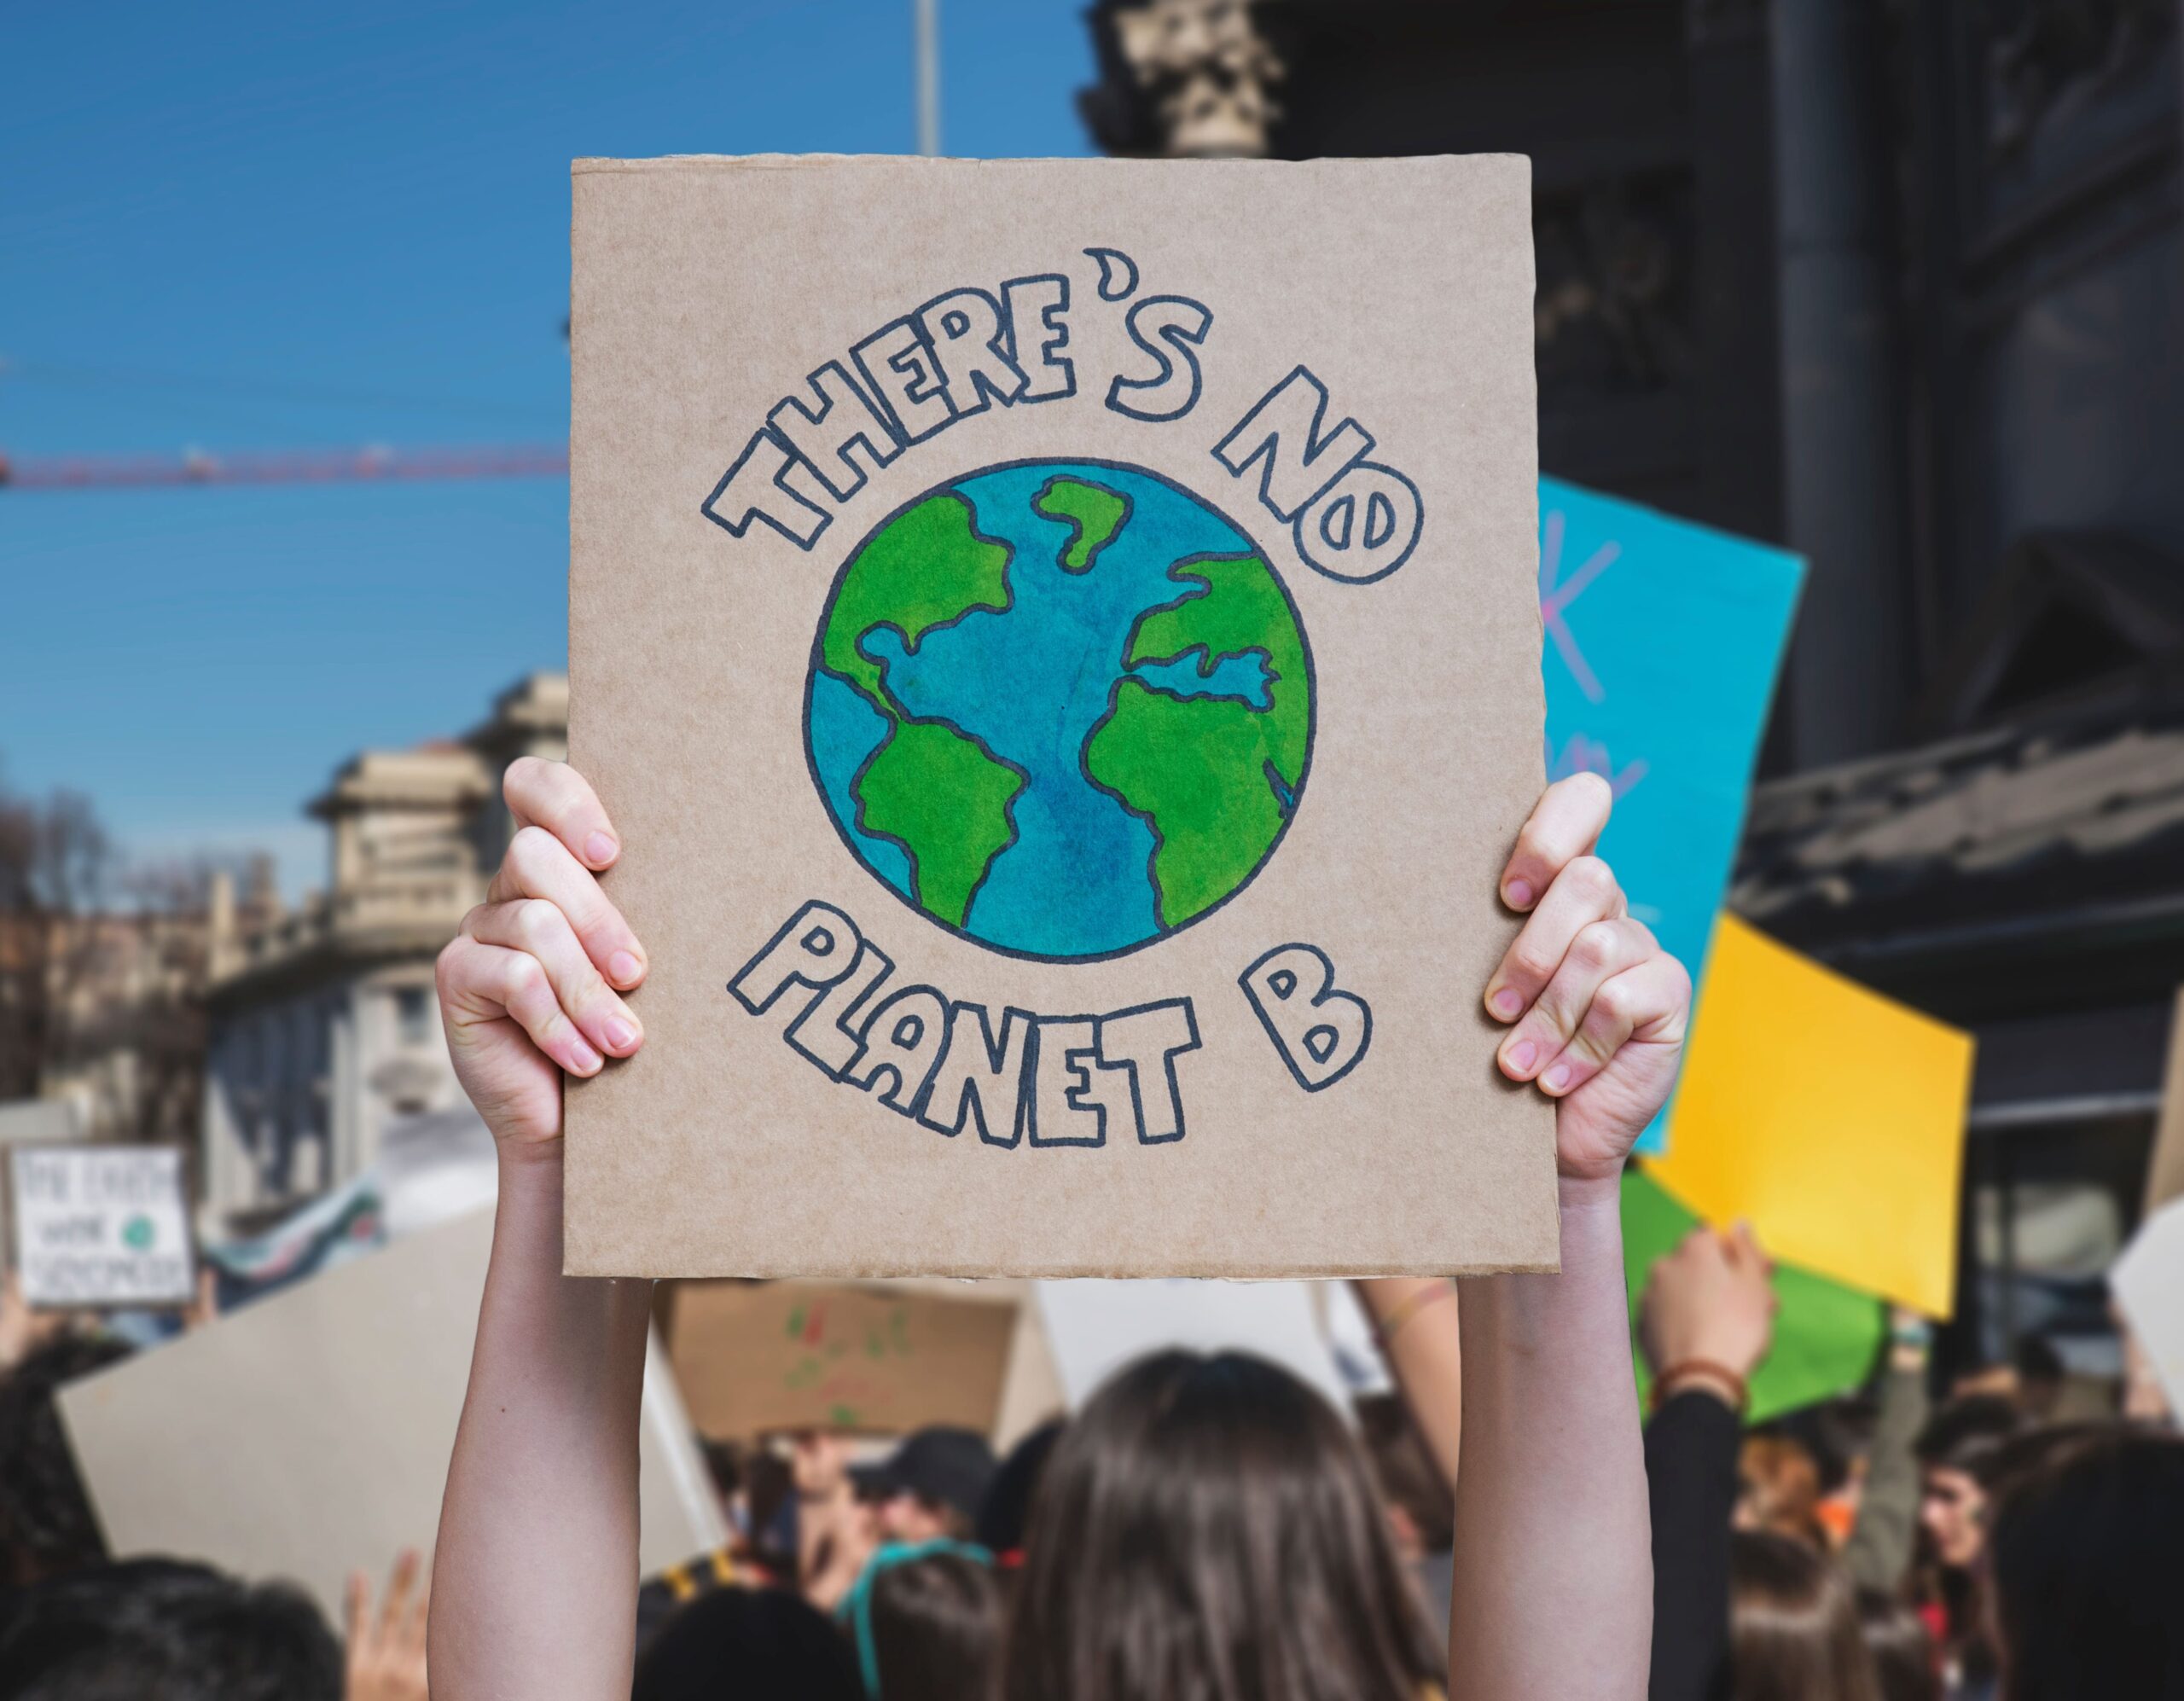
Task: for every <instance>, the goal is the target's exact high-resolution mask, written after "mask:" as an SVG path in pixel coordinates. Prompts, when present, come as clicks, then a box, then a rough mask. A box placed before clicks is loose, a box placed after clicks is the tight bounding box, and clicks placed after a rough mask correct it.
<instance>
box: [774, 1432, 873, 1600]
mask: <svg viewBox="0 0 2184 1701" xmlns="http://www.w3.org/2000/svg"><path fill="white" fill-rule="evenodd" d="M789 1456H790V1474H791V1480H792V1481H793V1483H794V1484H795V1489H796V1577H797V1585H798V1587H799V1588H801V1589H802V1590H803V1591H804V1599H807V1600H809V1601H810V1603H811V1604H812V1605H814V1606H816V1607H817V1608H819V1610H820V1611H822V1612H831V1611H834V1608H835V1607H836V1606H837V1605H839V1604H840V1602H841V1599H842V1597H843V1596H844V1595H845V1594H848V1593H849V1592H850V1588H851V1585H852V1584H854V1583H855V1582H857V1574H858V1573H859V1572H861V1571H863V1569H864V1562H865V1561H866V1560H867V1559H870V1558H871V1557H872V1553H873V1549H874V1548H875V1547H878V1546H879V1545H880V1532H879V1528H878V1519H877V1516H876V1513H875V1510H874V1507H871V1506H869V1505H868V1504H867V1503H866V1502H865V1501H863V1500H862V1499H860V1498H859V1496H858V1495H857V1489H856V1487H855V1486H854V1485H853V1484H852V1483H851V1481H850V1468H849V1466H850V1454H849V1443H848V1442H847V1441H845V1439H844V1438H843V1437H840V1436H838V1435H830V1434H828V1433H826V1432H824V1431H805V1432H804V1433H803V1434H801V1435H799V1436H798V1437H796V1438H795V1440H794V1442H793V1443H792V1449H791V1453H790V1455H789Z"/></svg>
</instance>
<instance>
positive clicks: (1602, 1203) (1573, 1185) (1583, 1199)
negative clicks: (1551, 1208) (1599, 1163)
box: [1554, 1164, 1623, 1218]
mask: <svg viewBox="0 0 2184 1701" xmlns="http://www.w3.org/2000/svg"><path fill="white" fill-rule="evenodd" d="M1554 1195H1555V1205H1556V1206H1557V1208H1558V1209H1559V1210H1560V1211H1561V1213H1562V1215H1563V1216H1565V1217H1566V1216H1592V1215H1597V1214H1599V1213H1600V1212H1602V1211H1606V1212H1610V1213H1612V1214H1613V1215H1615V1216H1617V1217H1618V1218H1620V1217H1621V1216H1622V1213H1623V1166H1622V1165H1621V1164H1617V1165H1616V1166H1615V1168H1614V1169H1612V1170H1609V1171H1607V1172H1606V1174H1605V1175H1588V1176H1571V1175H1559V1176H1556V1177H1555V1178H1554Z"/></svg>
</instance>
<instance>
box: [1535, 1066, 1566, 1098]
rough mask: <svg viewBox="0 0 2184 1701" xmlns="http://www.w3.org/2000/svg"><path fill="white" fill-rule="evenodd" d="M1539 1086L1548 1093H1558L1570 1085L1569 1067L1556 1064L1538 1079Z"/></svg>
mask: <svg viewBox="0 0 2184 1701" xmlns="http://www.w3.org/2000/svg"><path fill="white" fill-rule="evenodd" d="M1539 1084H1540V1085H1541V1086H1542V1087H1544V1088H1546V1089H1547V1090H1548V1092H1550V1093H1560V1091H1561V1090H1562V1089H1564V1088H1565V1087H1567V1086H1568V1085H1569V1084H1570V1065H1568V1064H1566V1063H1558V1064H1556V1065H1554V1068H1552V1069H1550V1070H1548V1071H1547V1073H1546V1074H1545V1075H1543V1076H1542V1077H1540V1083H1539Z"/></svg>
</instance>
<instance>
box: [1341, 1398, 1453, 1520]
mask: <svg viewBox="0 0 2184 1701" xmlns="http://www.w3.org/2000/svg"><path fill="white" fill-rule="evenodd" d="M1355 1404H1356V1413H1357V1433H1358V1438H1359V1439H1360V1440H1362V1442H1363V1443H1365V1458H1366V1462H1367V1463H1368V1464H1369V1465H1370V1466H1372V1467H1373V1479H1374V1482H1376V1483H1379V1484H1380V1495H1381V1499H1382V1500H1383V1501H1385V1504H1386V1507H1387V1510H1388V1518H1389V1520H1390V1523H1391V1527H1392V1528H1393V1530H1394V1531H1395V1535H1396V1547H1397V1551H1398V1552H1400V1553H1402V1554H1403V1557H1404V1558H1405V1559H1418V1558H1421V1557H1423V1556H1424V1555H1426V1554H1428V1553H1447V1552H1448V1551H1449V1544H1450V1543H1451V1542H1452V1541H1454V1540H1455V1516H1456V1508H1455V1491H1454V1490H1453V1489H1450V1488H1449V1485H1448V1483H1447V1482H1446V1481H1445V1480H1443V1477H1442V1475H1441V1471H1440V1467H1439V1466H1437V1465H1436V1464H1435V1463H1434V1462H1433V1455H1432V1454H1431V1453H1429V1452H1427V1451H1426V1439H1425V1437H1423V1436H1421V1435H1420V1434H1419V1432H1418V1425H1416V1424H1415V1423H1414V1422H1413V1421H1412V1420H1411V1416H1410V1408H1409V1406H1407V1405H1405V1404H1404V1403H1403V1401H1402V1400H1401V1399H1400V1398H1398V1397H1397V1396H1395V1395H1392V1394H1380V1395H1374V1396H1368V1397H1367V1398H1363V1399H1360V1400H1358V1401H1356V1402H1355Z"/></svg>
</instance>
